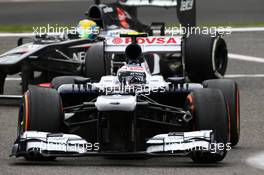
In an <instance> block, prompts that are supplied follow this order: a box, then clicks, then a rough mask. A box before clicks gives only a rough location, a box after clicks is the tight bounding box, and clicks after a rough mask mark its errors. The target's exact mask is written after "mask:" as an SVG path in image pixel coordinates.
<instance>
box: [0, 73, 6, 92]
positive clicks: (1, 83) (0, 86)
mask: <svg viewBox="0 0 264 175" xmlns="http://www.w3.org/2000/svg"><path fill="white" fill-rule="evenodd" d="M5 79H6V74H4V73H1V72H0V95H1V94H4V87H5Z"/></svg>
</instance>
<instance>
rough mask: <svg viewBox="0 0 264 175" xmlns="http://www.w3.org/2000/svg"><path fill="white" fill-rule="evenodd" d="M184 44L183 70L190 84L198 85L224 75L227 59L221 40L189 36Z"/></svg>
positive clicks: (195, 35)
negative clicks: (195, 83)
mask: <svg viewBox="0 0 264 175" xmlns="http://www.w3.org/2000/svg"><path fill="white" fill-rule="evenodd" d="M184 43H185V45H184V65H185V70H186V73H187V75H188V77H189V79H190V80H191V81H192V82H198V83H200V82H202V81H204V80H208V79H216V78H220V77H222V76H224V75H225V71H226V68H227V63H228V57H227V48H226V43H225V41H224V40H223V39H222V38H220V37H212V36H211V35H197V34H191V35H190V36H189V37H187V38H186V39H185V42H184Z"/></svg>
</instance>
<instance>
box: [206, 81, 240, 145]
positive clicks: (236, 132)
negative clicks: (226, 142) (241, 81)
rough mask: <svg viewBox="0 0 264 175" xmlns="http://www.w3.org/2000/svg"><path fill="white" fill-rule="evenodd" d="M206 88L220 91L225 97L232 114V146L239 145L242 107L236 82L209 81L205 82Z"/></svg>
mask: <svg viewBox="0 0 264 175" xmlns="http://www.w3.org/2000/svg"><path fill="white" fill-rule="evenodd" d="M203 85H204V87H205V88H213V89H219V90H221V91H222V93H223V94H224V96H225V99H226V102H227V105H228V110H229V114H230V142H231V144H232V146H235V145H237V143H238V142H239V136H240V107H239V106H240V105H239V88H238V85H237V83H236V82H235V81H233V80H227V79H221V80H207V81H204V82H203Z"/></svg>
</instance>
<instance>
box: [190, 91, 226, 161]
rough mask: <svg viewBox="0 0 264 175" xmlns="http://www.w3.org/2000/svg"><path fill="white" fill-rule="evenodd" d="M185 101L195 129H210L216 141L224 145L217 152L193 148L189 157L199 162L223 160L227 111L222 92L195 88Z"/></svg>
mask: <svg viewBox="0 0 264 175" xmlns="http://www.w3.org/2000/svg"><path fill="white" fill-rule="evenodd" d="M187 101H188V104H189V105H190V110H191V112H192V113H193V116H194V128H195V130H198V131H199V130H212V131H213V133H214V137H215V141H216V143H218V144H221V145H222V146H223V145H224V148H223V150H221V151H220V152H219V153H212V152H211V151H202V150H195V151H193V153H192V155H191V158H192V159H193V161H194V162H199V163H214V162H218V161H221V160H223V159H224V157H225V155H226V148H225V145H226V144H227V142H228V113H227V109H226V104H225V99H224V96H223V94H222V92H221V91H220V90H216V89H197V90H195V91H193V92H192V93H191V94H190V95H188V97H187Z"/></svg>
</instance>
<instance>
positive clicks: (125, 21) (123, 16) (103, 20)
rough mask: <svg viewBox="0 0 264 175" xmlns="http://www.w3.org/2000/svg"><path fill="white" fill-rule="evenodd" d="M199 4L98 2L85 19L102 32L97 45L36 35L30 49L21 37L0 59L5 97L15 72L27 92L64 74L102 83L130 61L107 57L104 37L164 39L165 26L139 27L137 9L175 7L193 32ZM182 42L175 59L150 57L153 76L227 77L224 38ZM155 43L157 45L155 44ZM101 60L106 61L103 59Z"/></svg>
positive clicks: (179, 1)
mask: <svg viewBox="0 0 264 175" xmlns="http://www.w3.org/2000/svg"><path fill="white" fill-rule="evenodd" d="M195 4H196V1H195V0H177V1H176V0H153V1H146V0H126V1H124V0H120V1H117V2H116V3H111V4H100V3H99V2H98V1H97V2H96V4H94V5H91V6H90V7H89V8H88V11H87V12H86V18H88V19H91V20H94V21H95V22H96V23H97V24H98V25H99V26H100V27H101V28H102V32H101V35H100V36H99V37H96V38H95V39H94V40H82V39H79V38H78V37H76V35H71V34H70V33H69V34H68V35H67V36H66V37H65V35H63V36H48V35H42V36H36V37H35V38H32V42H30V43H25V44H24V43H23V38H20V39H19V40H18V47H16V48H14V49H12V50H10V51H8V52H6V53H3V54H2V55H0V93H3V88H4V82H5V78H6V76H7V75H12V74H16V73H21V77H22V91H23V92H25V91H26V90H27V88H28V85H29V84H38V83H43V82H50V81H51V79H52V78H53V77H55V76H59V75H82V76H85V77H91V76H93V78H96V77H97V78H100V77H101V76H103V75H108V74H115V73H116V70H117V69H118V66H120V65H122V63H123V62H125V61H126V60H124V59H123V58H124V57H123V56H122V54H121V55H117V54H115V55H109V54H107V55H105V54H104V51H103V47H104V46H103V42H102V41H103V40H104V39H105V38H107V37H110V36H114V35H118V34H120V33H126V32H129V31H139V32H146V33H148V34H149V35H150V36H151V35H153V36H157V35H159V36H163V35H164V34H165V31H164V26H165V24H164V22H162V23H153V24H152V25H151V26H147V25H144V24H142V23H140V22H139V21H138V19H137V7H140V6H157V7H165V8H169V7H172V8H175V21H176V16H178V19H179V22H180V23H181V24H182V25H183V26H186V27H188V26H189V27H191V26H195V21H196V19H195V18H196V16H195ZM176 14H177V15H176ZM180 37H181V41H179V42H180V43H178V44H180V45H181V46H180V49H179V50H178V52H177V53H176V54H175V53H174V54H168V53H164V54H162V55H160V54H159V55H158V54H152V53H149V54H148V55H145V57H146V60H147V62H148V64H149V68H150V70H151V72H152V73H153V74H159V73H160V74H162V75H163V76H164V77H165V78H166V77H170V76H179V75H180V76H182V75H185V74H187V75H188V77H189V80H190V81H192V82H201V81H203V80H206V79H212V78H219V77H222V76H223V75H224V74H225V70H226V67H227V48H226V44H225V41H224V40H223V39H222V38H221V36H215V37H212V36H210V35H200V34H191V35H189V34H188V33H187V34H186V35H180ZM163 41H164V39H163ZM151 42H152V43H151ZM151 42H150V44H155V41H154V40H153V41H151ZM90 50H91V51H90ZM97 57H99V58H101V57H103V60H101V59H97ZM98 60H101V61H100V62H98ZM155 61H156V62H155ZM36 72H37V73H36Z"/></svg>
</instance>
